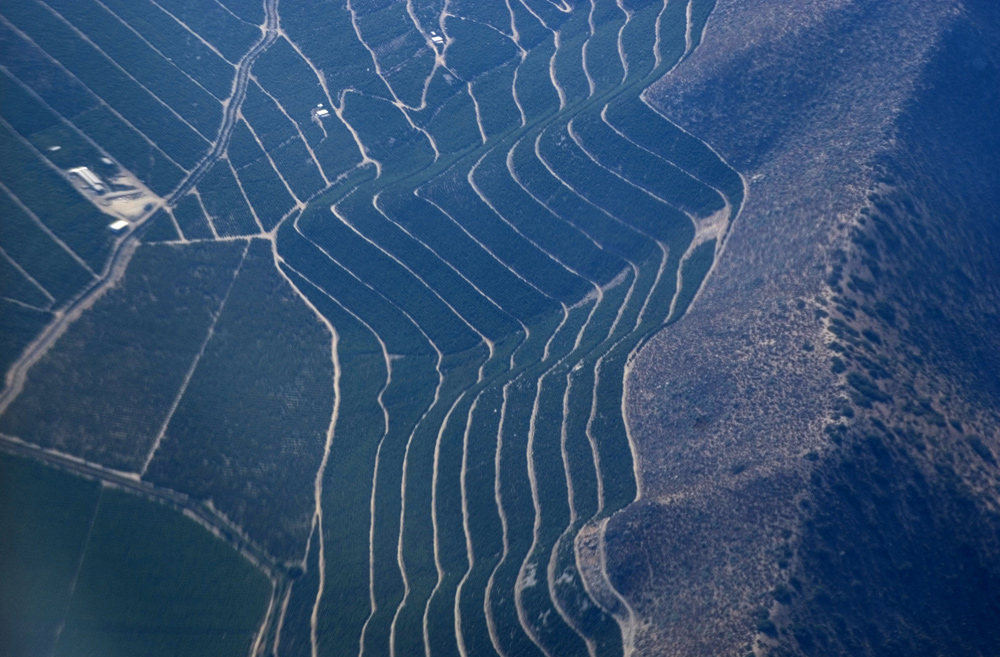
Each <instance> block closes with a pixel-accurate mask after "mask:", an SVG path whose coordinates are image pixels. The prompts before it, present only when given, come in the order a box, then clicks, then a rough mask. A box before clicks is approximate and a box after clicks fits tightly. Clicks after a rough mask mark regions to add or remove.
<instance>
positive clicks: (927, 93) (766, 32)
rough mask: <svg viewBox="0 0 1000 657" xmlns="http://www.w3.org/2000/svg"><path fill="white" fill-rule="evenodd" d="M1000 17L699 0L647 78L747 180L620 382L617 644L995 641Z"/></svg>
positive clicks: (912, 646) (892, 647)
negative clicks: (704, 263)
mask: <svg viewBox="0 0 1000 657" xmlns="http://www.w3.org/2000/svg"><path fill="white" fill-rule="evenodd" d="M998 19H1000V14H998V11H997V8H996V7H995V6H994V5H993V4H991V3H990V2H988V1H985V0H976V1H974V2H965V3H960V2H936V1H931V0H920V1H918V2H904V1H902V0H892V1H889V2H881V3H873V2H868V1H850V0H824V1H820V2H812V3H809V4H808V7H806V6H798V5H796V6H794V7H789V6H788V5H786V4H784V3H775V2H772V1H769V0H728V1H727V0H721V1H720V2H719V6H718V7H717V9H716V13H715V14H714V15H713V17H712V19H711V21H710V23H709V26H708V29H707V32H706V34H705V38H704V43H703V45H702V47H700V48H699V49H698V50H697V51H696V52H695V54H694V56H693V57H692V58H691V59H690V60H688V61H687V62H685V63H683V64H682V65H681V66H680V67H678V69H677V70H676V71H675V72H674V73H673V74H671V75H669V76H668V77H666V78H664V79H663V80H662V81H661V82H660V83H659V84H658V85H657V86H655V87H653V88H652V89H650V90H649V91H648V92H647V96H648V99H649V101H650V102H651V103H652V104H654V105H656V106H658V107H659V108H660V109H661V110H662V111H663V113H664V114H665V115H666V116H668V117H670V118H671V119H672V120H674V121H676V122H677V123H678V124H679V125H681V126H683V127H684V128H685V129H687V130H690V131H691V132H692V133H694V134H696V135H698V136H699V137H702V138H704V139H705V140H706V141H707V142H708V143H711V144H713V146H715V147H716V148H717V149H718V150H719V152H720V153H721V154H722V155H723V156H724V157H726V158H727V159H728V160H729V161H730V162H731V163H732V164H733V166H735V167H736V168H737V169H738V170H740V171H741V172H742V173H743V174H744V176H745V179H746V181H747V184H748V193H747V201H746V205H745V207H744V209H743V212H742V214H741V216H740V218H739V219H738V221H737V223H736V225H735V226H734V228H733V230H732V233H731V235H730V236H729V240H728V242H727V244H726V248H725V251H724V252H723V254H722V256H721V258H720V259H719V261H718V263H717V265H716V267H715V270H714V272H713V274H712V276H711V278H710V279H709V281H708V283H707V284H706V287H705V289H704V290H703V291H702V293H701V295H700V297H699V298H698V300H697V301H696V303H695V305H694V306H693V308H692V309H691V311H690V312H689V314H688V315H687V316H686V317H685V318H684V319H683V320H682V321H681V322H679V323H678V324H676V325H674V326H671V327H669V328H668V329H666V330H664V331H662V332H661V333H660V334H659V335H658V336H656V338H654V339H653V340H652V341H651V342H650V343H649V344H648V345H647V346H646V347H645V348H644V350H643V351H642V352H641V353H640V354H639V356H638V358H637V360H636V364H635V368H634V371H633V374H632V377H631V379H630V381H629V391H630V394H629V398H628V411H629V418H630V423H631V428H632V433H633V436H634V438H635V439H636V441H637V445H638V451H639V457H640V462H641V464H642V475H643V477H642V478H643V498H642V499H641V500H640V501H638V502H636V503H635V504H633V505H632V506H631V507H630V508H629V509H627V510H626V511H625V512H623V513H621V514H619V515H618V516H616V517H615V518H614V519H613V520H612V521H611V523H609V526H608V530H607V534H606V541H607V551H608V564H609V571H610V574H611V578H612V581H613V583H614V584H615V585H616V587H617V588H618V589H619V591H621V592H622V593H623V595H625V597H626V598H627V599H628V600H629V601H630V602H631V604H632V605H633V607H634V608H635V610H636V611H637V612H638V614H639V615H640V616H642V617H643V618H645V619H646V622H645V624H644V626H643V629H642V630H641V632H640V633H639V635H638V636H637V642H636V650H637V652H638V653H640V654H649V655H653V654H655V655H745V654H747V653H750V652H753V653H756V654H758V655H763V654H773V655H786V654H787V655H798V654H806V655H814V654H815V655H820V654H822V655H837V654H842V655H869V654H870V655H895V654H948V655H987V654H995V653H996V651H997V650H998V649H1000V634H998V629H997V628H996V627H995V622H993V621H995V619H996V618H998V617H1000V593H998V592H1000V579H998V578H1000V566H998V565H997V564H998V563H1000V560H998V558H997V557H998V556H1000V516H998V515H997V508H998V506H997V505H998V503H1000V486H998V481H1000V470H998V467H997V459H998V457H1000V428H998V427H1000V416H998V409H1000V378H998V375H997V373H998V372H1000V362H998V361H1000V340H998V338H997V337H995V335H996V333H997V332H996V330H995V328H992V327H996V326H1000V321H998V317H997V315H998V312H1000V284H998V282H1000V256H998V252H997V250H996V248H995V247H996V244H997V241H998V240H1000V221H998V217H997V214H996V210H995V209H996V207H998V201H1000V198H998V196H1000V180H998V175H997V173H996V172H998V171H1000V166H998V165H1000V162H998V161H997V160H998V153H1000V149H998V148H997V146H998V144H997V143H996V142H997V140H998V137H997V131H996V129H995V126H994V125H993V120H995V119H991V118H990V116H991V114H992V113H993V110H991V109H990V108H995V107H996V106H997V104H998V100H1000V91H998V90H1000V82H998V63H1000V62H998V60H997V56H996V54H995V53H996V52H997V45H998V44H1000V20H998ZM991 619H993V621H991Z"/></svg>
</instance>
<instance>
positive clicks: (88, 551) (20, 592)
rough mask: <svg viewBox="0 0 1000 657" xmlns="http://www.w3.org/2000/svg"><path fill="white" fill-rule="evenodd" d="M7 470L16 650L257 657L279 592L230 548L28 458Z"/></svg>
mask: <svg viewBox="0 0 1000 657" xmlns="http://www.w3.org/2000/svg"><path fill="white" fill-rule="evenodd" d="M0 473H2V477H0V482H2V483H0V487H2V489H3V495H0V499H2V500H4V503H3V505H2V507H0V528H2V531H0V536H2V538H0V572H2V574H3V580H4V587H3V592H2V593H0V609H2V612H3V619H4V621H3V625H2V627H3V634H2V641H3V645H4V650H5V654H9V655H12V657H22V656H24V657H28V656H29V655H38V654H55V655H105V654H109V653H111V654H135V653H136V652H140V653H142V654H149V655H179V654H184V655H206V656H207V655H213V656H215V655H243V654H246V651H247V649H248V647H249V646H250V644H251V641H252V639H253V636H254V633H255V631H256V629H257V626H258V624H259V622H260V618H261V616H263V614H264V610H265V607H266V604H267V598H268V594H269V589H270V585H269V583H268V581H267V580H266V578H264V577H263V576H262V575H261V574H260V573H259V572H258V571H257V570H256V569H255V568H254V567H253V566H252V565H251V564H250V563H249V562H247V561H246V560H245V559H244V558H243V557H242V556H240V555H238V554H236V553H234V552H233V551H232V550H230V549H229V547H228V546H227V545H225V544H224V543H223V542H222V541H220V540H218V539H216V538H215V537H213V536H212V535H211V534H210V533H209V532H207V531H206V530H205V529H204V528H202V527H199V526H198V525H196V524H195V523H194V522H192V521H191V520H189V519H187V518H185V517H183V516H182V515H181V514H180V513H178V512H176V511H174V510H173V509H169V508H167V507H165V506H162V505H159V504H155V503H151V502H149V501H147V500H144V499H141V498H138V497H135V496H132V495H129V494H127V493H122V492H117V491H113V490H110V489H101V488H100V486H98V485H97V484H95V483H94V482H90V481H85V480H81V479H78V478H76V477H74V476H72V475H69V474H67V473H63V472H58V471H56V470H52V469H49V468H47V467H45V466H41V465H36V464H34V463H30V462H28V461H26V460H24V459H20V458H16V457H10V456H6V455H4V456H0ZM15 500H16V501H17V502H16V504H15Z"/></svg>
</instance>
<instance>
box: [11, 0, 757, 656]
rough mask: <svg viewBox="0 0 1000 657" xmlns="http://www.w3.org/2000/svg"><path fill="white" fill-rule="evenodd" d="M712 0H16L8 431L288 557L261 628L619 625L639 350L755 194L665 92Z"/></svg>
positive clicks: (511, 638) (362, 645)
mask: <svg viewBox="0 0 1000 657" xmlns="http://www.w3.org/2000/svg"><path fill="white" fill-rule="evenodd" d="M713 4H714V3H713V2H712V0H665V1H648V0H634V1H625V0H621V1H619V2H615V1H614V0H590V2H579V3H577V4H576V5H575V6H571V5H570V4H568V3H553V2H549V1H548V0H511V1H510V2H507V3H486V2H470V1H464V0H463V1H461V2H452V3H445V4H444V6H443V7H442V6H440V5H438V4H435V3H430V2H427V3H421V2H394V1H391V0H383V1H379V0H346V1H344V2H341V1H338V2H324V3H292V2H286V3H282V4H280V5H279V3H278V2H277V1H276V0H266V2H264V3H263V9H264V11H261V3H259V2H258V3H255V2H249V1H245V2H244V1H237V0H218V1H208V0H200V1H195V0H169V1H167V0H157V1H155V2H154V1H153V0H141V1H139V2H124V1H122V0H88V1H87V2H79V3H78V2H69V1H68V0H59V1H57V0H44V1H43V0H9V2H7V3H6V4H5V5H4V7H3V8H2V9H0V48H3V50H0V64H2V67H0V73H2V77H0V82H2V83H3V84H5V85H13V86H12V87H11V88H16V89H18V90H21V91H19V93H22V94H23V95H25V97H26V100H25V101H24V102H25V103H28V102H29V100H30V102H32V103H35V104H36V105H38V106H39V107H42V108H44V111H45V116H49V115H51V118H50V119H47V121H48V122H47V123H45V122H42V123H39V124H38V125H35V124H33V123H31V122H28V121H25V120H22V118H23V117H19V116H14V115H13V114H11V112H12V111H13V110H10V111H9V110H8V109H7V105H5V106H4V109H3V111H2V112H0V117H2V123H0V128H2V130H0V139H3V140H4V142H3V143H7V144H8V145H9V146H10V149H11V150H10V151H9V152H13V153H15V154H16V156H17V158H18V162H20V163H21V164H19V165H18V167H20V168H22V169H26V168H27V167H33V168H34V170H37V172H38V173H37V177H31V178H27V177H25V176H24V175H22V174H19V173H18V171H17V168H18V167H10V166H8V167H0V192H2V194H0V203H5V204H6V206H10V207H11V208H12V209H11V211H10V213H9V214H8V213H7V212H6V211H4V212H3V220H4V222H9V223H10V224H11V226H16V230H14V229H12V230H11V231H9V232H8V231H5V232H4V233H3V235H2V236H0V246H2V247H3V252H2V253H0V256H2V259H0V263H6V264H4V266H5V269H4V271H8V270H9V271H10V272H14V273H17V274H18V275H19V276H20V277H21V278H20V279H17V286H14V285H13V284H12V285H11V286H10V290H11V291H10V292H6V289H7V286H6V285H5V297H8V296H9V301H8V299H7V298H5V299H4V302H5V303H11V304H16V305H17V306H18V307H19V308H21V307H23V308H25V309H26V310H30V311H31V312H32V313H36V314H41V319H40V318H39V317H36V316H35V315H31V316H27V315H26V316H25V317H24V319H23V320H22V321H19V323H17V326H15V327H12V328H11V329H10V331H11V333H12V334H13V333H16V334H17V335H19V336H23V337H21V338H20V340H21V342H20V343H19V344H23V345H25V346H23V347H19V349H18V350H17V353H11V354H10V355H5V358H7V360H9V361H10V362H12V363H13V367H11V369H10V370H9V372H8V377H7V387H6V389H5V391H4V393H3V396H2V397H0V412H2V413H3V415H2V416H0V431H2V432H3V433H4V434H5V435H7V436H13V437H16V438H20V439H22V440H24V441H27V442H30V443H33V444H37V445H44V446H47V447H51V448H54V449H56V450H58V451H60V452H62V453H66V454H70V455H73V456H78V457H81V458H84V459H86V460H87V461H88V462H90V465H88V466H87V467H89V468H92V472H94V473H98V474H95V476H99V473H100V472H104V471H108V469H113V470H115V471H117V473H115V476H125V477H128V478H130V479H131V480H135V481H137V482H139V483H143V484H145V483H149V484H154V485H155V490H157V491H161V493H159V494H160V495H161V496H162V497H164V498H165V499H166V498H168V497H169V496H170V495H173V494H178V495H182V496H184V497H183V505H185V506H184V508H187V509H188V510H189V512H191V513H192V514H194V515H198V517H199V518H201V519H202V521H203V522H206V523H208V524H210V525H212V526H213V527H215V528H216V529H217V530H218V531H219V533H220V534H221V535H223V536H225V537H228V538H227V540H229V541H230V542H231V543H233V545H234V546H235V547H237V548H238V549H239V550H241V551H242V552H243V553H244V554H245V555H247V556H248V558H251V559H252V560H253V561H254V562H255V563H257V565H259V566H261V568H262V569H263V570H264V572H265V574H266V575H268V577H270V578H271V581H272V584H273V593H272V600H271V605H270V608H269V609H268V611H267V612H266V613H263V615H262V617H261V618H258V619H256V620H257V622H259V629H260V631H259V633H258V634H257V635H256V638H255V639H253V641H252V645H248V644H251V639H250V638H249V637H248V635H247V634H246V633H244V634H240V635H239V636H240V637H242V640H243V641H244V647H245V648H247V649H249V650H250V651H251V652H252V653H253V654H260V655H263V654H272V652H273V653H274V654H282V655H311V656H313V657H315V656H316V655H319V654H337V655H352V656H354V655H358V656H360V655H372V656H374V655H397V654H399V655H413V654H420V653H421V652H424V653H425V654H431V653H433V654H435V655H445V654H448V655H456V656H462V657H465V656H466V655H477V656H478V655H488V654H499V655H518V656H522V655H523V656H530V655H535V656H543V655H544V656H545V657H556V656H562V655H581V654H589V655H595V656H596V655H598V654H600V655H622V654H623V652H624V651H626V650H628V648H629V642H630V641H631V639H632V637H633V635H634V632H635V630H636V629H637V627H638V624H639V623H641V622H642V619H641V618H638V617H637V616H636V615H635V614H634V612H633V611H632V610H631V609H630V608H629V606H628V604H627V603H626V601H625V600H624V598H622V597H621V596H620V595H619V594H618V593H617V592H616V591H615V590H614V588H613V587H612V585H611V583H610V582H609V580H608V576H607V573H606V571H605V567H604V555H603V542H602V541H601V540H600V537H601V536H602V533H603V527H604V525H605V522H606V520H607V519H608V518H609V517H611V516H613V515H614V514H615V513H616V512H618V511H619V510H621V509H622V508H623V507H625V506H626V505H628V504H629V503H631V502H633V501H634V500H636V499H637V498H638V497H640V496H641V493H642V491H641V482H640V481H639V480H637V476H636V473H637V469H638V464H637V462H636V454H635V451H634V446H633V445H632V443H631V437H630V433H629V426H628V420H627V418H626V417H625V416H624V414H623V408H624V405H623V395H624V387H625V377H626V373H627V370H628V367H629V363H630V360H631V358H632V356H633V354H634V353H635V352H636V350H637V349H638V348H639V347H640V346H641V345H642V344H643V343H644V342H645V341H646V340H647V339H648V338H649V337H650V336H651V335H653V334H654V333H655V332H656V331H657V330H659V329H660V328H662V327H663V326H664V325H665V324H666V323H668V322H671V321H674V320H676V319H678V318H679V317H681V315H683V313H684V312H685V310H686V309H687V307H688V306H689V305H690V304H691V303H692V301H694V300H695V299H696V298H697V293H698V291H699V289H700V288H701V285H702V282H703V280H704V279H705V277H706V275H707V274H708V273H709V271H710V269H711V267H712V265H713V263H714V260H715V254H716V253H717V251H718V249H719V248H720V246H721V245H722V244H723V243H724V240H725V239H726V237H727V235H728V228H729V226H730V224H731V223H732V221H733V219H734V218H735V216H736V214H737V213H738V212H739V209H740V207H741V204H742V195H743V186H742V181H741V179H740V176H739V174H738V173H737V172H736V171H734V170H733V169H732V168H731V167H729V165H728V164H726V163H725V162H724V161H723V160H722V159H720V157H719V156H718V155H717V154H716V153H715V151H713V150H712V149H711V148H710V147H709V146H708V145H707V144H705V143H703V142H702V141H700V140H699V139H698V138H697V137H696V136H694V135H690V134H688V133H686V132H684V131H683V130H681V129H680V128H679V127H677V126H675V125H674V124H672V123H670V121H669V120H668V119H666V118H664V117H662V116H660V115H659V114H657V113H656V112H655V111H654V110H653V109H651V108H650V107H649V106H648V105H646V104H645V102H644V101H643V99H642V93H643V91H644V89H645V88H646V87H647V86H648V85H649V84H651V83H652V82H653V81H655V80H657V79H658V78H660V77H661V76H662V75H663V74H664V73H665V72H667V71H668V70H670V69H671V68H672V67H673V66H675V65H676V64H677V63H678V62H679V61H680V60H681V59H682V58H683V57H684V56H686V55H687V54H689V53H690V52H691V51H692V49H693V48H694V47H695V46H696V45H697V43H698V42H699V41H700V35H701V32H702V30H703V29H704V27H705V22H706V21H707V19H708V14H709V12H710V11H711V8H712V6H713ZM178 41H180V42H183V43H185V44H187V47H185V48H180V47H178V45H177V44H178ZM126 53H127V54H126ZM53 84H61V85H64V87H65V89H64V90H61V91H59V92H58V93H56V92H54V91H53V90H52V85H53ZM70 95H72V96H73V98H74V100H73V102H69V101H67V100H66V98H68V97H69V96H70ZM41 115H42V114H38V116H41ZM53 127H57V128H59V129H60V130H61V131H62V132H60V133H58V134H60V135H63V136H62V137H60V139H62V140H63V141H62V142H61V144H62V146H63V148H65V149H69V148H71V147H72V148H74V149H77V151H76V152H78V153H79V154H78V155H75V156H74V157H75V158H76V159H74V160H72V161H68V162H66V163H63V162H62V161H57V159H56V158H55V157H53V156H52V155H53V153H59V152H60V151H58V150H57V151H51V152H49V151H45V150H44V147H43V146H42V144H48V143H51V139H53V138H54V137H45V139H49V141H42V137H39V136H38V135H39V134H42V133H45V131H46V130H49V129H51V128H53ZM45 134H47V133H45ZM53 134H56V133H53ZM5 152H8V151H7V150H5ZM91 152H93V153H94V154H93V155H91ZM95 157H96V158H97V161H98V162H101V161H103V160H102V159H101V158H106V159H107V161H108V162H112V164H111V165H105V166H109V167H116V168H120V169H121V170H125V171H129V172H131V174H134V175H135V176H136V177H137V178H138V179H139V180H140V181H142V182H143V183H144V184H145V185H146V186H147V187H148V189H149V190H151V191H150V194H156V195H158V196H155V198H154V197H152V196H151V200H152V203H151V205H150V207H149V211H148V212H147V213H146V215H145V216H144V217H143V219H141V220H139V221H138V222H137V225H135V226H133V227H130V228H128V229H126V231H125V232H124V233H123V234H120V235H112V234H111V233H109V232H108V231H107V230H106V229H105V226H104V223H107V222H106V221H105V219H104V215H101V214H100V212H99V211H98V210H97V209H95V206H94V205H93V204H92V203H91V202H90V201H88V200H87V198H85V197H84V195H83V194H82V193H81V192H78V191H74V189H73V181H72V180H71V179H70V177H69V175H68V174H67V173H66V171H67V169H66V167H68V166H81V165H84V164H85V163H89V162H91V161H93V158H95ZM87 158H91V159H87ZM78 162H79V163H78ZM92 166H93V167H95V168H94V169H93V170H94V171H95V172H96V173H97V174H98V175H103V176H105V177H106V176H108V175H109V173H108V172H103V171H101V170H99V169H98V168H97V167H98V165H97V164H93V165H92ZM56 194H62V197H56ZM57 198H59V199H61V200H58V202H55V203H54V205H53V207H49V205H47V204H53V200H52V199H57ZM6 206H4V207H6ZM161 206H162V208H163V209H162V210H161V211H159V212H158V213H156V214H153V213H154V212H155V211H156V210H158V209H159V208H160V207H161ZM8 217H9V218H8ZM145 217H151V218H150V219H148V220H147V219H145ZM45 240H47V241H45ZM42 243H44V244H45V246H44V247H42V246H39V245H40V244H42ZM143 243H144V244H143ZM139 244H143V245H142V246H138V245H139ZM38 258H46V259H48V261H49V262H51V265H49V266H48V267H42V266H37V265H36V261H37V259H38ZM130 259H131V262H129V260H130ZM8 265H9V266H8ZM33 268H37V273H33V272H34V271H35V269H33ZM52 268H59V269H60V271H65V272H66V273H65V275H62V276H58V277H51V279H50V278H43V273H44V272H46V271H50V270H51V269H52ZM14 273H11V274H10V276H11V277H12V280H13V278H15V277H14ZM22 279H23V280H22ZM6 330H7V329H5V331H6ZM29 343H30V344H29ZM68 373H69V374H68ZM129 377H131V378H129ZM123 381H129V383H128V384H124V383H122V382H123ZM53 399H66V400H69V401H67V402H66V403H65V404H60V406H59V407H54V406H53ZM84 399H85V400H87V401H86V402H81V401H80V400H84ZM109 400H113V403H112V401H109ZM71 402H72V403H71ZM74 403H75V404H76V405H75V406H74V405H73V404H74ZM71 425H72V426H79V427H84V428H85V431H84V432H76V433H74V432H73V431H71V430H70V429H69V427H70V426H71ZM105 437H107V438H106V439H105ZM6 440H9V438H7V439H6ZM122 473H124V474H122ZM109 476H110V475H109ZM170 491H172V492H170ZM169 500H170V501H171V502H172V503H175V504H177V503H178V502H176V500H174V498H172V497H170V498H169ZM118 503H120V504H125V502H123V501H121V500H119V502H118ZM206 518H207V520H206ZM107 531H108V532H111V531H113V529H107ZM114 531H117V530H114ZM192 531H193V530H192ZM101 536H103V535H101ZM234 536H236V537H239V539H238V540H237V539H235V538H233V537H234ZM105 538H106V537H105ZM91 540H92V541H93V540H94V539H91ZM192 540H194V539H193V538H192ZM220 545H221V544H220ZM595 546H597V547H595ZM98 547H99V549H100V550H102V551H103V552H102V554H104V555H105V557H102V558H107V559H111V558H112V557H111V556H109V555H113V554H115V550H116V549H117V548H116V547H115V546H114V545H113V544H112V542H110V541H105V543H103V544H98ZM84 574H86V573H84ZM81 577H82V575H81ZM234 577H235V575H234ZM229 581H230V583H232V582H237V583H238V580H229ZM112 611H114V610H112ZM146 611H149V613H153V607H148V608H147V607H141V606H140V607H137V608H136V609H134V610H132V611H130V612H129V613H132V614H135V615H137V616H141V615H142V614H143V613H146ZM109 613H111V612H109ZM80 614H82V612H79V613H76V612H75V611H74V609H73V608H72V607H71V609H70V615H69V621H67V630H66V631H67V633H68V634H67V636H68V637H75V638H73V639H72V640H73V641H77V640H79V641H84V640H85V639H86V636H85V635H86V631H87V630H86V628H87V627H90V626H89V625H87V624H88V623H91V624H93V623H100V622H105V619H97V618H89V617H84V616H82V615H80ZM240 618H241V619H243V617H242V616H241V617H240ZM233 622H236V621H233ZM242 622H243V620H240V623H242ZM240 627H242V625H241V626H240ZM165 640H166V639H165V638H164V637H163V636H162V635H159V634H153V635H150V636H149V637H148V642H149V644H150V645H151V646H152V645H155V646H162V642H163V641H165ZM72 645H74V646H75V645H77V644H75V643H74V644H72ZM80 645H83V644H80ZM81 649H82V648H81Z"/></svg>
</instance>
